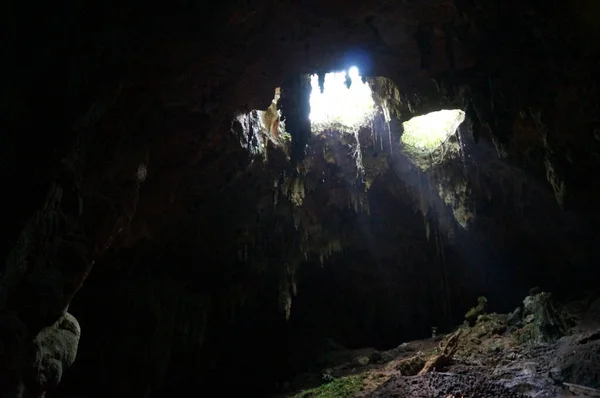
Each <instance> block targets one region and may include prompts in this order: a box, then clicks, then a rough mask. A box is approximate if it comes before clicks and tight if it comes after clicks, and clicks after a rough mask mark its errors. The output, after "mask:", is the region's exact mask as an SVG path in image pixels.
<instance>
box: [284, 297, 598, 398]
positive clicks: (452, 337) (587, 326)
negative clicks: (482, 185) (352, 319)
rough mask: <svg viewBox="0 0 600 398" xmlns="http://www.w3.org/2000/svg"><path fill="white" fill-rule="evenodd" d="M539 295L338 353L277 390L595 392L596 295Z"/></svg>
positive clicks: (501, 396)
mask: <svg viewBox="0 0 600 398" xmlns="http://www.w3.org/2000/svg"><path fill="white" fill-rule="evenodd" d="M544 294H545V293H542V296H529V297H528V298H526V299H525V301H524V306H523V307H521V308H520V309H517V310H516V311H515V313H513V314H486V313H485V312H482V313H481V314H479V316H478V317H477V318H476V321H475V320H474V321H473V322H472V324H471V325H463V326H461V327H459V328H457V329H456V330H455V331H454V332H452V333H450V334H448V335H444V336H438V337H437V338H431V339H428V340H421V341H413V342H409V343H403V344H401V345H400V346H398V347H397V348H395V349H393V350H389V351H382V352H379V351H376V350H373V349H364V350H356V351H349V350H345V351H344V353H343V355H342V353H341V352H338V353H337V354H336V355H333V356H332V358H336V357H338V358H341V357H343V358H345V362H343V363H332V364H331V366H330V367H328V368H325V369H323V371H322V372H320V374H305V375H300V376H299V377H298V378H297V379H296V380H294V381H293V382H291V383H290V384H289V385H287V386H284V388H285V389H286V390H287V392H284V393H282V394H281V396H282V397H294V398H308V397H321V398H343V397H357V398H358V397H360V398H363V397H410V398H437V397H440V398H488V397H489V398H491V397H495V398H519V397H576V396H579V397H581V396H588V397H600V298H595V299H594V298H591V297H588V298H584V299H580V300H578V301H573V302H570V303H569V304H568V305H565V306H558V305H556V304H554V303H552V302H551V301H550V300H548V299H547V298H548V297H551V296H550V295H548V296H547V297H546V296H543V295H544ZM528 300H529V301H528ZM349 357H351V358H353V359H351V360H348V358H349Z"/></svg>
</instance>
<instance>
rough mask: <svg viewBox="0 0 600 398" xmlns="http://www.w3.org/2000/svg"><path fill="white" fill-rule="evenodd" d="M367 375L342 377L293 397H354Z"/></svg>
mask: <svg viewBox="0 0 600 398" xmlns="http://www.w3.org/2000/svg"><path fill="white" fill-rule="evenodd" d="M364 378H365V375H356V376H348V377H341V378H339V379H335V380H333V381H332V382H331V383H327V384H323V385H322V386H319V387H316V388H312V389H310V390H306V391H302V392H300V393H298V394H296V395H294V397H293V398H308V397H311V398H350V397H354V396H355V395H356V394H357V393H358V392H359V391H360V390H361V388H362V387H363V380H364Z"/></svg>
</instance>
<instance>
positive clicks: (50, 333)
mask: <svg viewBox="0 0 600 398" xmlns="http://www.w3.org/2000/svg"><path fill="white" fill-rule="evenodd" d="M80 335H81V328H80V326H79V322H77V319H75V317H74V316H73V315H71V314H69V313H65V314H64V315H63V316H62V317H61V318H59V319H58V321H56V322H55V323H54V324H53V325H52V326H48V327H46V328H44V329H42V330H41V331H40V332H39V333H38V335H37V336H36V337H35V339H34V340H33V344H34V346H35V361H34V363H33V369H34V372H35V384H36V386H35V387H36V388H39V389H43V390H46V389H48V388H52V387H56V386H57V385H58V384H59V383H60V381H61V379H62V376H63V372H64V370H65V369H66V368H68V367H69V366H71V365H72V364H73V362H74V361H75V358H76V356H77V347H78V345H79V337H80Z"/></svg>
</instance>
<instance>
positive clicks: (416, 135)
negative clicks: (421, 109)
mask: <svg viewBox="0 0 600 398" xmlns="http://www.w3.org/2000/svg"><path fill="white" fill-rule="evenodd" d="M464 120H465V112H463V111H462V110H460V109H442V110H440V111H437V112H431V113H428V114H426V115H421V116H416V117H413V118H412V119H410V120H409V121H406V122H404V123H403V126H404V134H402V142H403V143H404V144H406V145H409V146H411V147H413V148H417V149H420V150H423V151H425V152H432V151H434V150H436V149H437V148H438V147H439V146H440V145H442V144H443V143H444V142H445V141H446V140H447V139H448V137H450V136H451V135H453V134H454V133H456V129H458V126H460V124H461V123H462V122H463V121H464Z"/></svg>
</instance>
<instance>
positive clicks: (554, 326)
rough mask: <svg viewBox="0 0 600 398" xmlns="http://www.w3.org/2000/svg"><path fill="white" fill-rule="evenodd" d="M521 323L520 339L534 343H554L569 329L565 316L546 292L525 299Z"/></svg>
mask: <svg viewBox="0 0 600 398" xmlns="http://www.w3.org/2000/svg"><path fill="white" fill-rule="evenodd" d="M513 316H514V315H513ZM521 322H522V323H521V325H522V326H523V329H522V331H521V338H523V339H524V340H525V341H533V342H535V343H549V342H553V341H556V340H558V339H559V338H560V337H562V336H563V335H564V334H565V333H566V332H567V331H568V329H569V325H568V323H567V319H566V318H565V315H564V314H563V313H561V311H560V310H558V309H557V308H556V305H555V303H554V301H553V300H552V295H551V294H550V293H547V292H541V293H538V294H536V295H533V296H527V297H525V300H523V313H522V321H521Z"/></svg>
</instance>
